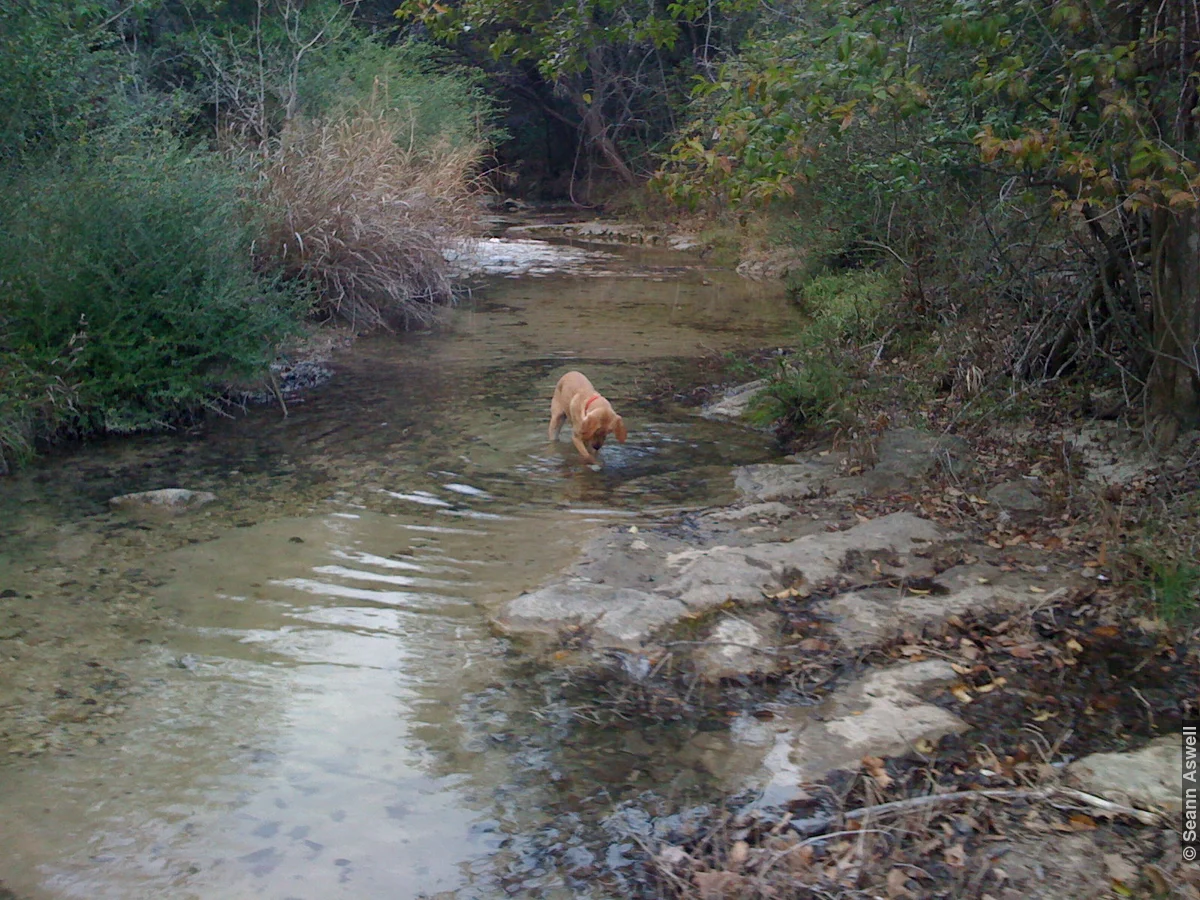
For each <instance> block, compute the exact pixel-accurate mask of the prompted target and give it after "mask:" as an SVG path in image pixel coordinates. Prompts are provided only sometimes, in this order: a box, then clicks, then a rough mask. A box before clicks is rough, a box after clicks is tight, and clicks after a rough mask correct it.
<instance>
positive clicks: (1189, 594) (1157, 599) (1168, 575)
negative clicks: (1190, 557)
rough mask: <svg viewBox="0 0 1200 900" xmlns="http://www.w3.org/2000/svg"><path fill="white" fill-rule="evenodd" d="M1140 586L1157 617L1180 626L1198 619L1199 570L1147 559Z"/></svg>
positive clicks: (1173, 561) (1162, 560) (1182, 563)
mask: <svg viewBox="0 0 1200 900" xmlns="http://www.w3.org/2000/svg"><path fill="white" fill-rule="evenodd" d="M1146 566H1147V569H1148V571H1147V574H1146V578H1145V580H1144V582H1143V584H1144V586H1145V589H1146V592H1147V595H1148V596H1149V598H1150V600H1151V602H1153V604H1154V608H1155V611H1156V613H1157V615H1159V616H1160V617H1161V618H1163V619H1165V620H1166V621H1168V622H1173V623H1181V622H1186V621H1190V620H1192V619H1195V618H1196V617H1197V615H1200V566H1196V565H1194V564H1191V563H1188V562H1180V561H1178V560H1167V559H1161V558H1150V559H1148V560H1147V561H1146Z"/></svg>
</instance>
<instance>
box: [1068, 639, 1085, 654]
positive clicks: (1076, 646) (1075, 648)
mask: <svg viewBox="0 0 1200 900" xmlns="http://www.w3.org/2000/svg"><path fill="white" fill-rule="evenodd" d="M1067 649H1068V650H1070V651H1071V652H1072V653H1082V652H1083V644H1081V643H1079V641H1077V640H1075V638H1071V639H1070V640H1069V641H1067Z"/></svg>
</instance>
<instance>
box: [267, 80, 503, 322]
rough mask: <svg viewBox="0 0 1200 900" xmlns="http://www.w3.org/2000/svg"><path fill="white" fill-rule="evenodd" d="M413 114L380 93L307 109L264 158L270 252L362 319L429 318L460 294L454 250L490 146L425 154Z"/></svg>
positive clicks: (323, 296) (323, 299) (337, 311)
mask: <svg viewBox="0 0 1200 900" xmlns="http://www.w3.org/2000/svg"><path fill="white" fill-rule="evenodd" d="M411 133H412V125H411V120H410V119H408V118H407V117H405V116H401V115H399V114H397V113H396V112H394V111H393V110H392V109H389V108H388V106H387V105H386V104H383V103H381V102H377V103H376V104H374V105H367V106H363V107H358V108H354V109H350V110H347V111H346V112H345V113H343V114H342V115H340V116H338V117H336V118H332V119H323V118H322V119H312V120H308V119H298V120H294V121H293V122H292V123H290V124H289V125H288V126H287V128H286V129H285V130H284V133H283V135H282V138H281V140H280V144H279V147H278V149H277V150H275V151H273V152H272V154H271V155H270V156H269V157H268V158H267V159H266V160H265V162H264V164H263V168H262V172H261V175H262V178H261V183H262V188H261V200H262V204H261V208H262V211H263V215H264V217H265V222H266V225H265V228H266V233H267V234H266V241H265V242H264V243H263V245H262V248H261V252H260V259H261V261H262V264H263V265H264V266H267V267H270V268H274V269H276V270H277V271H280V272H282V273H283V274H284V275H285V276H286V277H287V278H289V279H292V280H296V281H299V282H302V283H304V284H306V285H310V286H312V287H313V288H314V289H315V291H316V293H317V295H318V299H317V306H316V311H317V312H318V314H322V315H325V316H338V317H340V318H343V319H345V320H347V321H349V322H351V323H352V324H354V325H355V326H360V327H364V328H374V327H378V326H385V327H388V326H392V325H403V324H405V323H408V322H411V321H424V320H427V319H428V318H429V317H430V316H431V315H432V313H433V309H434V305H435V304H437V303H439V302H448V301H449V300H451V299H452V296H453V294H452V289H451V283H450V274H449V267H448V264H447V262H446V258H445V256H444V253H443V250H444V249H445V248H446V247H447V246H448V244H449V243H450V242H451V241H452V240H454V239H456V238H458V237H460V236H461V235H462V234H464V233H465V230H466V225H467V222H468V217H469V213H470V208H469V206H468V205H467V201H468V199H469V197H470V196H471V192H472V186H473V175H474V170H475V165H476V162H477V160H478V158H479V145H478V144H474V143H466V144H458V145H451V144H450V143H449V142H446V141H442V142H439V143H436V144H433V145H430V146H427V147H425V148H424V150H423V152H418V151H417V150H416V149H415V148H414V146H413V145H412V144H411V143H410V142H409V140H408V136H409V135H410V134H411Z"/></svg>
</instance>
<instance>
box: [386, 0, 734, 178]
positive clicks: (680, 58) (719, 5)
mask: <svg viewBox="0 0 1200 900" xmlns="http://www.w3.org/2000/svg"><path fill="white" fill-rule="evenodd" d="M755 9H756V4H754V3H751V2H749V0H711V2H709V0H706V2H693V0H684V2H664V0H651V2H649V3H645V4H629V3H625V2H622V0H593V2H589V3H581V4H575V3H560V4H554V3H532V4H528V3H527V4H521V3H513V2H511V0H463V2H458V3H453V4H450V3H446V4H443V3H435V2H429V0H403V2H401V3H400V4H399V8H398V9H397V12H396V15H397V16H398V17H400V18H401V19H402V20H405V21H415V22H420V23H422V25H423V26H424V27H425V28H426V29H428V31H429V33H430V34H432V35H433V37H434V38H435V39H437V40H438V41H440V42H441V43H443V44H445V45H446V46H449V47H453V48H454V49H455V50H457V51H458V52H460V53H462V54H463V55H464V56H465V57H466V58H467V59H468V60H469V61H471V62H472V63H474V64H475V65H477V66H479V67H480V68H482V69H484V70H487V71H490V72H498V73H499V75H500V80H501V81H502V83H505V84H508V85H515V86H517V91H516V92H515V93H516V94H517V96H520V97H522V98H523V99H524V100H525V102H528V100H529V98H530V97H534V98H538V99H539V101H540V102H541V104H542V105H543V107H544V108H545V109H547V110H548V111H550V112H551V114H552V115H554V116H555V118H559V119H562V120H564V121H570V122H571V123H572V124H573V125H576V126H577V127H578V131H579V135H580V140H581V142H583V143H584V144H585V145H590V146H591V148H592V149H593V151H594V152H595V154H596V155H597V157H598V158H602V159H603V163H604V165H606V166H607V167H609V168H610V169H612V170H614V171H615V172H616V174H617V175H618V176H619V177H620V178H621V180H623V181H625V182H626V183H633V182H634V180H635V179H634V172H633V169H632V168H631V166H630V165H629V164H628V163H627V160H633V161H634V164H635V165H636V164H637V162H639V157H640V161H645V160H646V159H647V157H648V153H649V151H650V149H651V148H653V147H655V146H656V145H657V144H658V142H660V141H661V140H662V139H663V137H664V135H665V134H666V133H667V132H668V131H669V129H670V128H671V127H673V125H674V114H675V110H674V109H673V104H676V103H678V102H679V101H680V100H681V99H682V95H683V93H684V89H685V85H686V79H687V78H688V77H689V75H690V74H691V72H692V71H693V61H694V60H695V59H696V58H700V59H703V60H705V61H707V58H708V57H710V56H713V55H715V54H717V53H719V52H720V50H721V49H722V48H723V47H726V46H732V45H733V42H734V41H735V40H736V35H738V34H740V33H741V32H742V31H743V30H744V29H745V27H746V23H747V22H749V21H751V20H752V16H751V13H752V11H754V10H755ZM547 87H549V88H550V90H548V91H547V90H546V88H547ZM560 101H561V102H560Z"/></svg>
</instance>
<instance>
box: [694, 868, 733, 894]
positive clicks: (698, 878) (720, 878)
mask: <svg viewBox="0 0 1200 900" xmlns="http://www.w3.org/2000/svg"><path fill="white" fill-rule="evenodd" d="M692 881H694V882H695V884H696V889H697V890H698V891H699V893H700V900H733V898H734V897H740V896H742V893H741V891H742V889H743V882H744V881H745V879H744V878H743V877H742V876H741V875H738V874H736V873H735V872H697V873H696V874H695V875H693V876H692Z"/></svg>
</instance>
